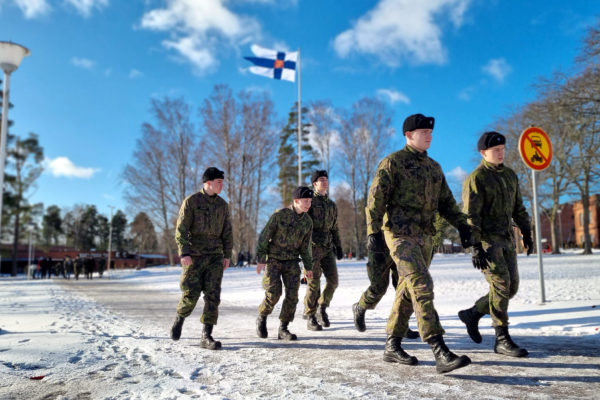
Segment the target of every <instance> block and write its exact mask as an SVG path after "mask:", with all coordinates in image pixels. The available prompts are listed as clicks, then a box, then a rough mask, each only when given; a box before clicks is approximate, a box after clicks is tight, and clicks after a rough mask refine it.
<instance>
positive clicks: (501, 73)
mask: <svg viewBox="0 0 600 400" xmlns="http://www.w3.org/2000/svg"><path fill="white" fill-rule="evenodd" d="M481 69H482V70H483V72H485V73H486V74H488V75H490V76H491V77H492V78H494V79H495V80H496V81H498V82H500V83H502V82H504V78H506V76H507V75H508V74H510V72H511V71H512V68H511V66H510V65H508V63H507V62H506V60H505V59H504V58H493V59H491V60H490V61H489V62H488V63H487V64H486V65H484V66H483V67H482V68H481Z"/></svg>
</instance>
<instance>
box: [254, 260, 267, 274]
mask: <svg viewBox="0 0 600 400" xmlns="http://www.w3.org/2000/svg"><path fill="white" fill-rule="evenodd" d="M266 266H267V264H261V263H258V264H256V273H257V274H259V275H260V273H261V272H262V271H263V270H264V269H265V267H266Z"/></svg>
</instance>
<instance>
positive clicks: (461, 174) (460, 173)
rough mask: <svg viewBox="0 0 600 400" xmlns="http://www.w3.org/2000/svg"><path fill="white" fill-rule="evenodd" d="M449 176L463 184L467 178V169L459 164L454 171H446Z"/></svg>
mask: <svg viewBox="0 0 600 400" xmlns="http://www.w3.org/2000/svg"><path fill="white" fill-rule="evenodd" d="M446 175H447V176H448V177H449V178H452V179H454V180H456V181H458V182H460V183H461V184H462V182H463V181H464V180H465V179H466V178H467V175H468V174H467V171H465V170H464V169H463V168H462V167H460V166H458V167H456V168H454V169H453V170H452V171H450V172H448V173H446Z"/></svg>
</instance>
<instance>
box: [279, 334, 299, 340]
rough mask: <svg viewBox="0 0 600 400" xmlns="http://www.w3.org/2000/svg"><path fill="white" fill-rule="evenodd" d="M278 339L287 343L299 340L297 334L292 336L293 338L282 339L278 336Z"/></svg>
mask: <svg viewBox="0 0 600 400" xmlns="http://www.w3.org/2000/svg"><path fill="white" fill-rule="evenodd" d="M277 339H279V340H286V341H288V342H290V341H294V340H298V337H297V336H296V335H295V334H292V336H291V337H282V336H280V335H277Z"/></svg>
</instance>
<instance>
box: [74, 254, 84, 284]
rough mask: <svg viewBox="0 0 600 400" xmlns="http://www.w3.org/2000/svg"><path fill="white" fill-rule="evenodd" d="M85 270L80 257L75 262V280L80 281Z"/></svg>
mask: <svg viewBox="0 0 600 400" xmlns="http://www.w3.org/2000/svg"><path fill="white" fill-rule="evenodd" d="M82 269H83V260H82V259H81V258H80V257H77V258H76V259H75V261H73V274H74V275H75V280H78V279H79V274H80V273H81V270H82Z"/></svg>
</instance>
